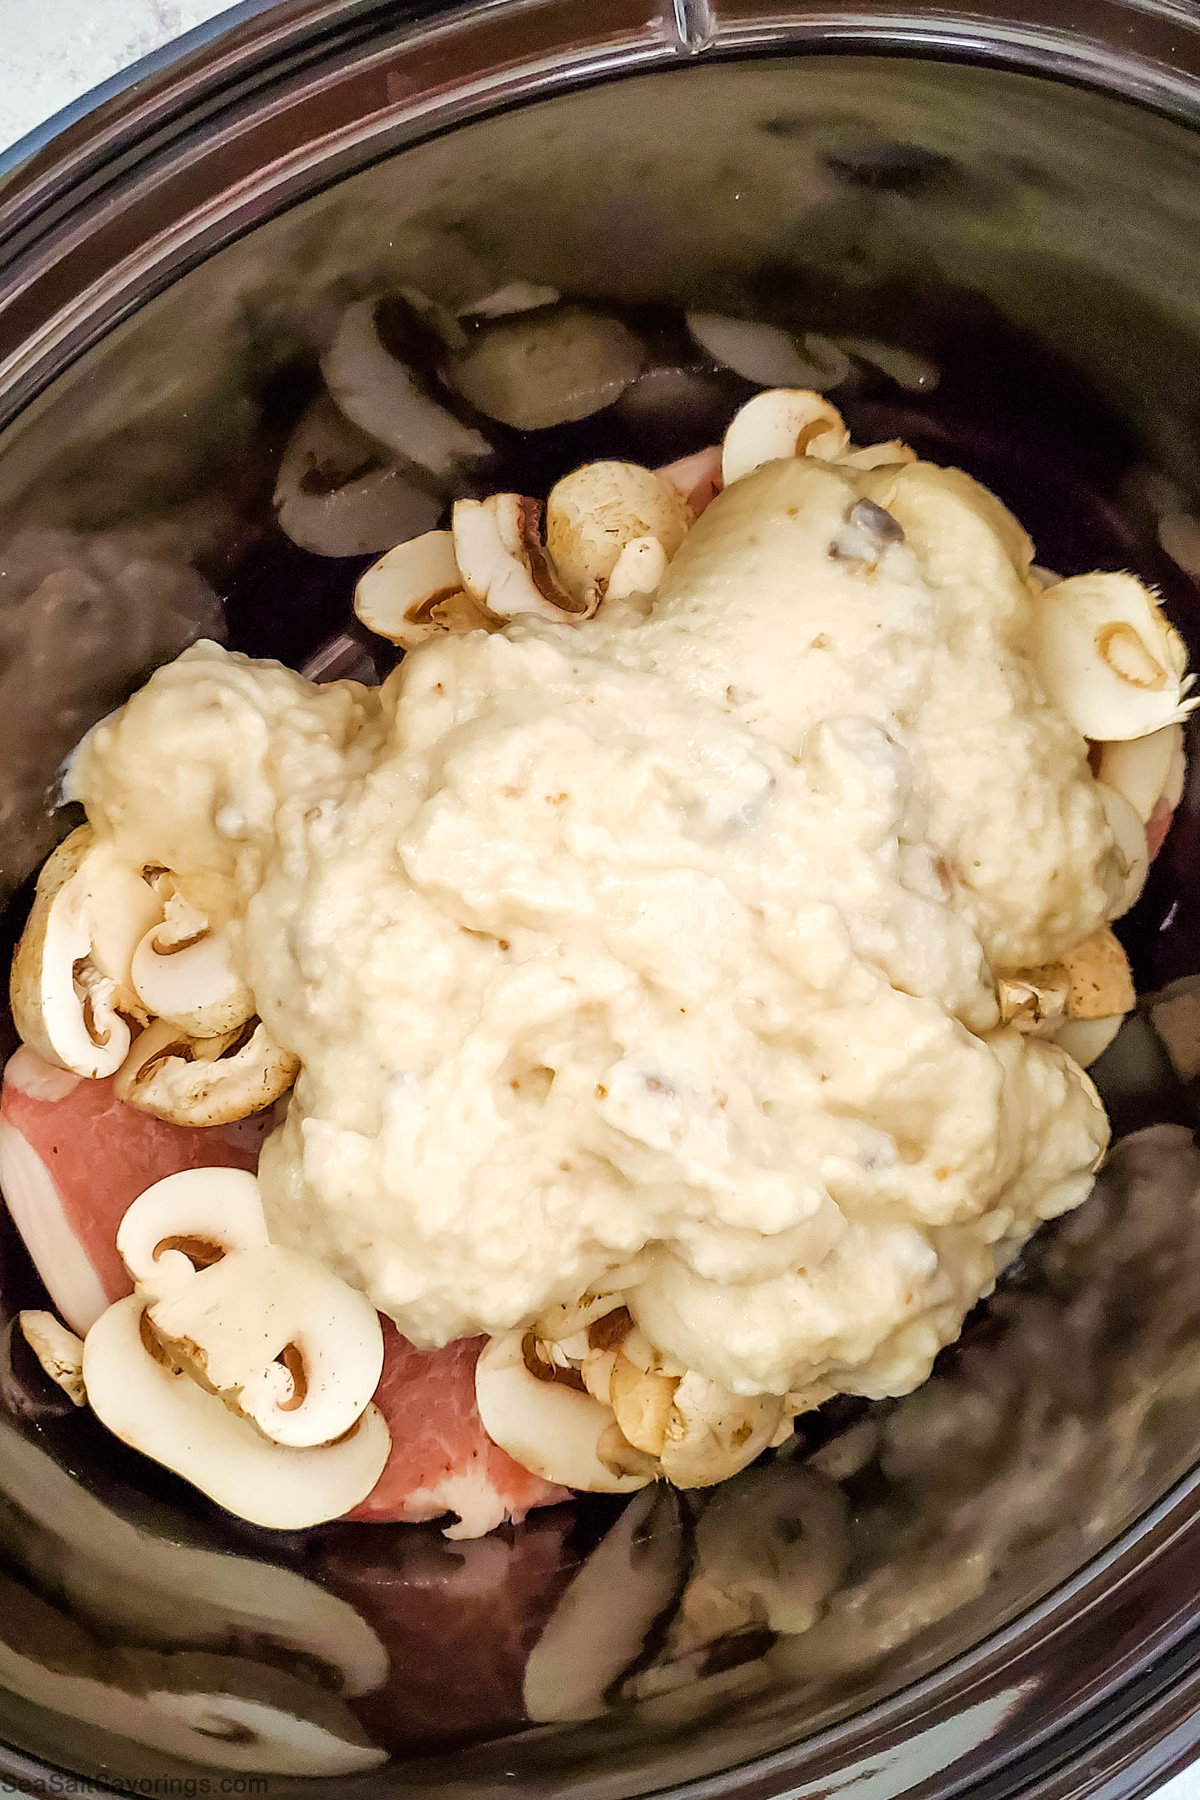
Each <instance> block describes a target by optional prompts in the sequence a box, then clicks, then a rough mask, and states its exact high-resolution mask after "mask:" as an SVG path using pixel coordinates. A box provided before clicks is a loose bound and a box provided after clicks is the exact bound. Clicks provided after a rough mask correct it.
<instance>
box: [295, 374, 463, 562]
mask: <svg viewBox="0 0 1200 1800" xmlns="http://www.w3.org/2000/svg"><path fill="white" fill-rule="evenodd" d="M274 504H275V511H276V515H277V517H278V520H279V526H280V529H281V530H282V531H283V532H285V533H286V534H287V536H288V537H289V538H291V540H292V542H293V543H294V544H298V545H299V546H300V548H301V549H302V550H311V551H313V552H314V554H315V555H317V556H367V555H370V554H371V553H372V552H378V551H380V550H386V549H388V547H389V546H390V545H392V544H397V543H399V542H400V541H401V540H402V539H404V538H410V537H416V536H417V535H418V533H420V532H422V531H428V530H429V529H430V528H431V527H432V526H434V525H436V524H437V522H438V518H439V516H440V514H441V511H442V507H443V505H444V500H443V498H442V496H441V495H440V494H438V493H436V492H433V491H431V489H430V485H429V484H428V483H427V482H424V481H422V479H421V478H420V477H418V476H417V474H416V473H415V472H414V470H413V469H412V468H410V467H408V466H406V465H403V464H400V463H398V462H397V461H396V460H395V459H394V458H393V457H392V456H391V454H390V452H389V451H387V450H386V449H385V448H384V447H383V446H382V445H381V444H379V443H378V442H377V441H376V440H375V439H374V438H370V437H367V436H366V434H365V433H363V432H361V431H359V429H358V427H357V426H356V425H353V424H351V422H350V420H349V419H347V418H344V417H343V415H342V414H341V413H340V412H339V411H338V409H337V407H336V406H335V405H334V404H333V402H332V400H330V398H329V397H328V395H327V394H321V395H320V396H319V397H318V398H317V399H316V400H314V401H313V403H312V405H311V406H309V407H307V408H306V410H305V411H304V412H303V413H302V414H301V416H300V419H299V420H298V422H297V424H296V427H295V429H294V430H293V432H292V435H291V437H290V438H289V439H288V443H287V448H286V449H285V450H284V453H283V458H282V460H281V462H280V465H279V474H278V476H277V478H276V482H275V500H274Z"/></svg>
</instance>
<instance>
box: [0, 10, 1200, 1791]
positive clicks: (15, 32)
mask: <svg viewBox="0 0 1200 1800" xmlns="http://www.w3.org/2000/svg"><path fill="white" fill-rule="evenodd" d="M226 10H227V0H0V150H2V149H5V148H7V146H8V145H10V144H13V143H15V142H16V141H17V139H18V138H21V137H24V136H25V134H26V132H29V131H32V130H34V128H35V127H36V126H38V125H41V124H42V123H44V121H45V120H46V119H48V118H50V117H51V115H52V114H54V113H56V112H58V111H59V109H60V108H61V107H64V106H69V105H70V103H71V102H72V101H73V100H77V99H78V98H79V97H80V95H82V94H85V93H87V92H88V90H89V89H91V88H94V87H97V86H99V84H100V83H101V82H104V81H107V80H108V79H109V77H110V76H112V75H115V74H117V72H118V71H119V70H121V69H124V68H126V67H128V65H129V64H130V63H131V62H135V61H136V60H137V59H138V58H139V57H142V56H147V55H149V54H150V52H151V51H153V50H158V49H160V48H161V47H162V46H163V45H164V44H168V43H170V41H171V39H172V38H176V37H179V36H180V35H181V34H182V33H183V32H185V31H191V30H193V29H194V28H195V27H196V26H197V25H203V24H205V23H207V21H208V20H209V19H213V18H215V17H216V16H217V14H218V13H221V12H225V11H226ZM16 1794H17V1791H16V1789H14V1788H10V1787H8V1786H7V1785H6V1784H5V1783H3V1782H0V1797H2V1796H6V1795H13V1796H14V1800H15V1797H16ZM1154 1800H1200V1764H1195V1765H1194V1766H1193V1767H1192V1768H1190V1769H1187V1770H1185V1771H1184V1772H1183V1774H1182V1775H1177V1776H1176V1777H1175V1779H1174V1780H1173V1781H1170V1782H1168V1784H1167V1786H1166V1787H1165V1788H1162V1789H1161V1790H1160V1791H1159V1793H1158V1794H1157V1795H1156V1796H1155V1797H1154Z"/></svg>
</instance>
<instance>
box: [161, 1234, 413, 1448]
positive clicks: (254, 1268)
mask: <svg viewBox="0 0 1200 1800" xmlns="http://www.w3.org/2000/svg"><path fill="white" fill-rule="evenodd" d="M146 1320H147V1323H148V1325H149V1327H150V1329H151V1331H152V1332H153V1333H154V1335H155V1337H156V1338H157V1339H158V1340H159V1342H160V1343H161V1344H162V1345H163V1346H164V1348H165V1349H166V1350H167V1351H168V1353H169V1355H170V1357H171V1359H172V1361H174V1362H177V1363H180V1364H182V1365H183V1366H184V1367H185V1368H186V1369H188V1370H190V1371H191V1372H192V1373H193V1374H194V1375H195V1376H196V1377H197V1378H198V1379H199V1380H201V1381H202V1382H203V1384H204V1385H205V1386H206V1387H209V1388H211V1389H212V1390H213V1391H214V1392H215V1393H217V1394H219V1395H220V1396H221V1398H222V1400H224V1402H225V1404H226V1405H227V1406H228V1407H230V1408H231V1409H232V1410H233V1411H234V1412H236V1413H238V1414H240V1415H241V1417H243V1418H246V1419H249V1420H251V1421H252V1422H253V1424H255V1425H256V1426H257V1427H258V1429H259V1430H260V1431H261V1432H262V1433H263V1435H264V1437H268V1438H270V1439H271V1440H272V1442H273V1443H276V1444H287V1445H291V1446H293V1447H295V1448H298V1449H303V1448H306V1447H308V1446H311V1445H318V1444H332V1443H333V1442H334V1441H335V1439H337V1438H340V1437H341V1436H342V1435H343V1433H344V1432H347V1431H349V1430H350V1428H351V1427H352V1426H353V1425H354V1424H355V1422H356V1421H357V1420H358V1419H359V1418H360V1417H361V1416H362V1414H363V1412H364V1411H365V1409H366V1407H367V1405H368V1403H369V1401H370V1399H371V1396H372V1394H373V1393H374V1392H375V1389H376V1387H377V1386H378V1385H379V1377H380V1374H381V1372H382V1369H383V1332H382V1331H381V1329H380V1325H379V1314H378V1313H377V1312H376V1311H375V1308H374V1307H373V1306H372V1304H371V1302H370V1301H369V1300H368V1299H367V1297H366V1295H365V1294H360V1293H359V1292H358V1291H357V1290H356V1289H355V1288H352V1287H350V1286H349V1285H348V1284H347V1283H346V1282H344V1281H343V1280H342V1279H341V1277H340V1276H338V1275H335V1274H334V1273H333V1271H332V1269H327V1268H326V1267H325V1265H324V1263H320V1262H318V1261H317V1259H316V1258H315V1257H313V1256H304V1255H303V1254H301V1252H300V1251H298V1250H289V1249H287V1248H285V1246H284V1245H282V1244H265V1245H261V1246H260V1247H259V1248H257V1249H251V1250H235V1251H233V1253H232V1254H231V1255H228V1256H223V1257H221V1258H220V1260H219V1261H217V1262H214V1263H212V1264H211V1265H210V1266H209V1267H208V1268H204V1269H201V1270H200V1271H199V1272H198V1273H197V1274H194V1275H193V1276H192V1278H191V1280H190V1281H185V1282H183V1283H181V1285H180V1286H178V1287H177V1288H174V1289H173V1291H171V1292H170V1293H168V1294H167V1295H166V1297H165V1298H164V1299H162V1300H158V1301H155V1303H154V1304H153V1305H152V1306H151V1307H150V1310H149V1312H148V1313H147V1314H146Z"/></svg>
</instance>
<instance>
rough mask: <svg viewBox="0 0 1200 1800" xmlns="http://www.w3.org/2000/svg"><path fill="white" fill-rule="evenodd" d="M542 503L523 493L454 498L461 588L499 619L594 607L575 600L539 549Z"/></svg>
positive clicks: (579, 615) (553, 615)
mask: <svg viewBox="0 0 1200 1800" xmlns="http://www.w3.org/2000/svg"><path fill="white" fill-rule="evenodd" d="M541 511H542V509H541V504H540V502H538V501H537V500H528V499H526V498H525V496H524V495H522V494H492V495H491V496H490V497H489V498H488V499H487V500H456V501H455V503H454V512H453V515H452V535H453V539H454V555H455V560H456V561H457V563H458V567H459V569H460V570H461V571H462V579H463V586H464V587H465V589H466V591H467V593H468V594H469V595H470V596H471V597H472V599H474V600H476V601H477V602H478V603H479V605H480V606H483V607H486V609H487V611H488V612H489V613H491V614H492V615H493V616H494V617H495V618H498V619H515V618H519V617H520V616H521V615H522V614H532V615H533V616H534V617H535V618H541V619H554V620H556V621H558V623H560V624H561V623H562V621H563V619H564V618H574V619H583V618H587V617H588V616H589V614H590V613H592V612H594V611H595V610H596V604H597V601H596V600H595V599H593V600H592V602H591V603H590V605H585V604H582V603H580V602H578V601H576V600H573V599H572V598H571V596H570V595H569V594H567V592H566V591H565V590H564V588H563V587H562V585H561V584H560V582H559V580H558V578H557V575H556V573H555V571H554V569H553V568H552V566H551V564H550V562H549V560H548V559H547V556H546V553H545V551H544V550H543V549H542V543H541V538H540V535H539V527H540V523H541Z"/></svg>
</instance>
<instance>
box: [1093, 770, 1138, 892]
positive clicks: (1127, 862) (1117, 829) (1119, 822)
mask: <svg viewBox="0 0 1200 1800" xmlns="http://www.w3.org/2000/svg"><path fill="white" fill-rule="evenodd" d="M1096 787H1097V791H1098V792H1099V795H1100V799H1101V803H1102V804H1103V807H1104V816H1105V818H1106V819H1107V820H1108V827H1109V830H1110V831H1111V832H1112V834H1113V847H1114V851H1115V859H1116V866H1115V869H1114V871H1113V876H1114V880H1113V891H1112V898H1111V899H1110V901H1109V908H1108V916H1109V918H1110V919H1120V918H1123V917H1124V915H1125V914H1126V913H1127V912H1128V911H1129V909H1130V907H1131V906H1132V905H1133V903H1134V901H1135V900H1136V899H1137V897H1138V895H1139V894H1140V893H1141V891H1142V889H1143V888H1144V887H1145V885H1146V877H1147V875H1148V874H1149V873H1150V851H1149V846H1148V845H1147V842H1146V827H1145V826H1144V825H1143V823H1142V821H1141V818H1140V816H1139V814H1138V812H1137V809H1136V808H1135V807H1134V806H1133V805H1132V804H1131V802H1130V801H1128V800H1127V799H1126V798H1125V796H1124V794H1119V793H1118V792H1117V790H1116V788H1111V787H1109V786H1108V785H1107V783H1106V782H1103V781H1098V782H1097V783H1096Z"/></svg>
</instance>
